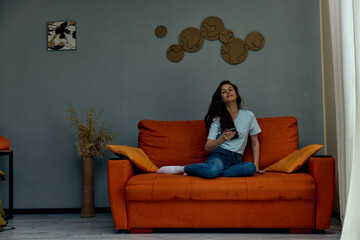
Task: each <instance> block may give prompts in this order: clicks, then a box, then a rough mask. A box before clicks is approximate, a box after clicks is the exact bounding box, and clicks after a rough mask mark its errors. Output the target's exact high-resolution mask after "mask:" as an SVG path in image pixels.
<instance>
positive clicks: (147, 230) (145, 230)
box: [130, 228, 152, 233]
mask: <svg viewBox="0 0 360 240" xmlns="http://www.w3.org/2000/svg"><path fill="white" fill-rule="evenodd" d="M130 232H131V233H152V228H132V229H130Z"/></svg>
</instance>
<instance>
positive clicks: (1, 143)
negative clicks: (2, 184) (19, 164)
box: [0, 136, 14, 219]
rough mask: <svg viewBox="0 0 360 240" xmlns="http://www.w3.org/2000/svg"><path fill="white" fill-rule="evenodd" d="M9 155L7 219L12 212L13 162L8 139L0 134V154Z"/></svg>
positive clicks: (10, 216) (11, 215)
mask: <svg viewBox="0 0 360 240" xmlns="http://www.w3.org/2000/svg"><path fill="white" fill-rule="evenodd" d="M4 155H5V156H9V173H8V174H7V175H8V177H9V211H8V219H10V218H12V217H13V212H14V205H13V203H14V192H13V188H14V183H13V172H14V170H13V169H14V162H13V157H14V154H13V151H12V150H11V149H10V141H9V139H7V138H6V137H2V136H0V156H4Z"/></svg>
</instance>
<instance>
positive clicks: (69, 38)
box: [48, 21, 76, 50]
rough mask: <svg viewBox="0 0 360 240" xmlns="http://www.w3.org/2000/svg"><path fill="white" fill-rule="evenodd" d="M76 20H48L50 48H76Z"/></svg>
mask: <svg viewBox="0 0 360 240" xmlns="http://www.w3.org/2000/svg"><path fill="white" fill-rule="evenodd" d="M75 49H76V24H75V21H65V22H48V50H75Z"/></svg>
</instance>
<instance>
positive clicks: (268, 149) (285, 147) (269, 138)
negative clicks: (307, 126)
mask: <svg viewBox="0 0 360 240" xmlns="http://www.w3.org/2000/svg"><path fill="white" fill-rule="evenodd" d="M257 121H258V123H259V126H260V128H261V133H259V142H260V162H259V165H260V166H259V167H260V169H264V168H266V167H268V166H270V165H272V164H274V163H275V162H277V161H279V160H281V159H283V158H284V157H286V156H288V155H289V154H290V153H292V152H294V151H296V150H297V149H298V143H299V135H298V126H297V120H296V118H295V117H274V118H258V119H257ZM243 161H244V162H252V161H253V157H252V150H251V144H250V141H249V142H248V145H247V147H246V149H245V152H244V156H243Z"/></svg>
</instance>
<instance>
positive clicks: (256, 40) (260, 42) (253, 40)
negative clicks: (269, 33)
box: [245, 32, 265, 51]
mask: <svg viewBox="0 0 360 240" xmlns="http://www.w3.org/2000/svg"><path fill="white" fill-rule="evenodd" d="M245 41H246V44H247V45H248V47H249V48H250V49H251V50H253V51H257V50H260V49H261V48H262V47H263V46H264V43H265V40H264V36H263V35H262V34H261V33H259V32H252V33H249V34H248V35H247V36H246V40H245Z"/></svg>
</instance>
